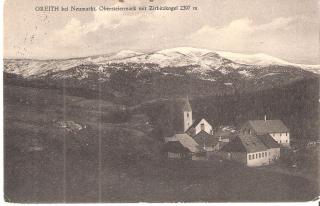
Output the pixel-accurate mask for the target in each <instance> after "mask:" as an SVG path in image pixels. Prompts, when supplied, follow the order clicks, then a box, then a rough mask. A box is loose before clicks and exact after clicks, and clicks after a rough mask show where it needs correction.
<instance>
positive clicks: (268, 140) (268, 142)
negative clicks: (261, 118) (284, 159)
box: [257, 134, 280, 149]
mask: <svg viewBox="0 0 320 206" xmlns="http://www.w3.org/2000/svg"><path fill="white" fill-rule="evenodd" d="M257 137H258V138H259V139H260V141H261V142H262V143H263V144H264V145H265V146H267V147H268V148H270V149H271V148H280V145H279V144H278V143H277V142H276V141H275V140H274V139H273V138H272V137H271V136H270V135H269V134H265V135H258V136H257Z"/></svg>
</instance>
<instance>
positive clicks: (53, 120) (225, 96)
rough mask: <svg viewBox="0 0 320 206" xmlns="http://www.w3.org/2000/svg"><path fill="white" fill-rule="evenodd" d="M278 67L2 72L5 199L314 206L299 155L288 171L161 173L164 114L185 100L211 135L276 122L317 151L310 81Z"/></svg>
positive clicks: (199, 165)
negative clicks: (306, 204)
mask: <svg viewBox="0 0 320 206" xmlns="http://www.w3.org/2000/svg"><path fill="white" fill-rule="evenodd" d="M258 57H259V56H258ZM262 57H263V58H265V57H264V56H262ZM259 58H260V57H259ZM273 60H274V59H273ZM247 63H248V62H247ZM255 63H256V61H255ZM282 63H283V62H282ZM282 63H281V64H278V63H276V64H275V63H274V62H273V63H272V64H267V65H266V64H252V65H249V64H242V63H241V64H240V63H237V62H235V61H232V60H230V59H227V58H226V57H223V56H220V55H219V54H218V53H213V52H211V51H204V50H198V49H190V50H188V51H187V52H186V49H182V51H181V48H179V49H171V50H165V51H160V52H154V53H150V54H144V53H138V52H132V51H125V52H122V53H118V54H115V55H111V56H108V55H105V56H96V57H86V58H78V59H68V60H5V71H4V146H5V147H4V152H5V169H4V175H5V199H6V201H8V202H29V203H32V202H140V201H146V202H159V201H161V202H163V201H166V202H206V201H211V202H225V201H231V202H235V201H309V200H312V199H313V198H314V197H315V196H317V195H318V194H319V188H318V185H319V184H318V180H317V177H318V168H317V166H318V163H317V159H318V152H314V151H313V150H312V151H311V150H310V151H309V150H307V151H304V152H303V153H301V154H308V155H301V159H300V160H299V162H300V163H301V165H303V166H302V167H298V169H296V170H297V171H293V170H294V169H293V168H291V169H290V168H289V169H288V170H285V171H282V170H281V168H280V169H279V168H272V167H267V168H265V169H261V168H260V169H257V168H247V167H245V166H243V165H239V164H237V163H235V162H231V161H221V160H220V159H219V158H212V159H210V160H209V161H208V162H202V161H199V162H192V161H175V160H173V161H169V160H167V159H166V158H164V155H163V152H162V145H163V136H164V135H165V134H167V133H170V132H172V131H170V128H168V125H169V124H170V120H171V119H172V118H171V117H170V115H172V113H171V112H172V111H171V110H170V104H171V103H172V102H174V101H175V99H176V98H178V97H186V96H188V97H189V98H190V101H191V104H192V105H193V108H194V109H193V110H194V115H195V116H201V117H205V118H206V119H207V120H209V121H210V122H211V123H212V125H213V126H214V127H215V128H218V127H219V126H221V125H226V126H233V127H235V128H238V127H239V126H240V124H241V123H243V122H245V121H246V120H248V119H261V118H262V117H263V115H265V114H267V115H268V117H270V118H276V119H282V120H283V121H284V122H285V124H286V125H288V127H289V129H290V131H291V132H292V138H293V139H294V140H296V142H297V144H305V143H306V142H308V141H311V140H312V141H315V140H318V139H319V133H318V132H319V131H318V125H319V119H318V118H319V115H318V114H319V76H318V75H317V74H315V73H312V72H309V71H306V70H305V69H303V68H300V67H297V66H293V65H284V64H282ZM316 151H318V150H316ZM300 163H299V164H300ZM288 171H289V172H288ZM295 174H297V175H295ZM301 174H305V176H304V175H301ZM17 180H19V181H17Z"/></svg>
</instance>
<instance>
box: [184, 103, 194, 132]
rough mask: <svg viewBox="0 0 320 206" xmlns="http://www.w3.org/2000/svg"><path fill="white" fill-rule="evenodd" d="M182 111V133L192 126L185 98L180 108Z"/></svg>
mask: <svg viewBox="0 0 320 206" xmlns="http://www.w3.org/2000/svg"><path fill="white" fill-rule="evenodd" d="M182 111H183V125H184V126H183V130H184V132H185V131H187V130H188V129H189V127H190V126H191V125H192V123H193V122H192V109H191V106H190V102H189V98H186V99H185V101H184V104H183V107H182Z"/></svg>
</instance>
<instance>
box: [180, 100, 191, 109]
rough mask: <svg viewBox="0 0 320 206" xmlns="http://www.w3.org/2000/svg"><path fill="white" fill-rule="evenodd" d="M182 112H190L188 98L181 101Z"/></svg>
mask: <svg viewBox="0 0 320 206" xmlns="http://www.w3.org/2000/svg"><path fill="white" fill-rule="evenodd" d="M182 110H183V111H186V112H192V109H191V105H190V102H189V99H188V98H185V99H183V101H182Z"/></svg>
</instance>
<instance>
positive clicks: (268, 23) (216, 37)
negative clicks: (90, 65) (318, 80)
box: [4, 0, 320, 64]
mask: <svg viewBox="0 0 320 206" xmlns="http://www.w3.org/2000/svg"><path fill="white" fill-rule="evenodd" d="M122 1H123V2H121V1H119V0H68V1H66V0H24V1H21V0H7V1H5V4H4V57H5V58H37V59H55V58H71V57H82V56H91V55H99V54H109V53H114V52H118V51H121V50H134V51H140V52H150V51H156V50H161V49H166V48H173V47H181V46H183V47H186V46H190V47H197V48H206V49H210V50H213V51H230V52H238V53H245V54H255V53H265V54H268V55H271V56H275V57H278V58H281V59H284V60H286V61H289V62H293V63H301V64H320V49H319V45H320V44H319V41H320V38H319V31H320V30H319V26H320V21H319V20H320V19H319V18H320V16H319V14H318V9H319V7H320V1H317V0H153V1H151V2H150V0H122ZM48 5H54V6H59V7H61V6H65V7H71V6H76V7H89V6H94V7H97V8H99V6H106V7H112V6H113V7H114V6H121V7H129V6H136V7H138V6H148V5H153V6H179V5H191V6H192V7H197V10H191V11H127V12H122V11H99V10H97V11H95V12H91V11H87V12H78V11H69V12H61V11H59V12H49V11H47V12H45V11H35V8H36V7H37V8H38V7H39V6H48Z"/></svg>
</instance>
